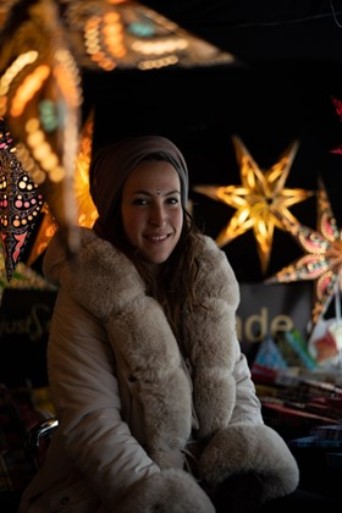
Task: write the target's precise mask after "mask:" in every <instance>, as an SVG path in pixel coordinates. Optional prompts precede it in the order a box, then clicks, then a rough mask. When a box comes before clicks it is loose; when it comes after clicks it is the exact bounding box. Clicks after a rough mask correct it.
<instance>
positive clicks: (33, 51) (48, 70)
mask: <svg viewBox="0 0 342 513" xmlns="http://www.w3.org/2000/svg"><path fill="white" fill-rule="evenodd" d="M11 21H12V25H13V27H11V30H8V29H7V27H5V30H4V37H3V39H4V41H3V43H2V47H1V54H0V71H1V75H0V115H3V116H5V117H6V121H7V123H8V126H9V128H10V131H11V134H12V136H13V138H14V139H15V140H16V142H17V143H16V147H17V155H18V158H19V159H20V161H21V162H22V165H23V167H24V168H25V170H26V171H27V172H28V173H29V174H30V176H31V178H32V180H33V181H34V182H35V183H36V184H37V185H38V186H39V187H40V190H41V192H42V194H43V195H44V198H45V200H46V201H47V203H48V205H49V208H50V210H51V213H52V215H53V216H54V218H55V220H56V221H57V223H58V224H59V225H60V226H61V227H63V228H65V231H66V233H67V240H68V242H69V246H70V249H72V250H73V249H75V248H76V247H77V244H78V240H76V237H77V235H76V234H77V232H76V231H75V230H73V229H72V228H73V226H74V225H75V204H74V196H73V173H74V164H75V158H76V155H77V151H78V135H79V118H80V105H81V101H82V98H81V90H80V75H79V71H78V67H77V65H76V62H75V60H74V58H73V56H72V54H71V52H70V50H69V48H68V46H67V34H66V32H65V30H64V27H63V25H62V24H61V22H60V21H61V20H60V12H59V8H57V3H55V2H53V1H52V0H36V1H33V2H29V3H26V4H25V6H23V9H22V12H21V16H20V17H19V21H18V22H17V20H15V19H14V20H11ZM16 22H17V23H16ZM6 29H7V30H6ZM6 35H7V37H6Z"/></svg>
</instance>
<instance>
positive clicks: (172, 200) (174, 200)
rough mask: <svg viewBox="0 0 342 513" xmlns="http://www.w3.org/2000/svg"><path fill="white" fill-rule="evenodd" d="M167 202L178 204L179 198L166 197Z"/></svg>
mask: <svg viewBox="0 0 342 513" xmlns="http://www.w3.org/2000/svg"><path fill="white" fill-rule="evenodd" d="M167 203H168V204H169V205H178V203H179V199H178V198H168V199H167Z"/></svg>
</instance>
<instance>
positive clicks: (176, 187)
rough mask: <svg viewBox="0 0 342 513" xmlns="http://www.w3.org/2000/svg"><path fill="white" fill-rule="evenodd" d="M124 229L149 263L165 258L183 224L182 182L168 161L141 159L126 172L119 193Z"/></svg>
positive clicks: (175, 242) (130, 240)
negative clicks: (128, 172) (127, 173)
mask: <svg viewBox="0 0 342 513" xmlns="http://www.w3.org/2000/svg"><path fill="white" fill-rule="evenodd" d="M121 215H122V222H123V228H124V232H125V234H126V237H127V238H128V240H129V242H130V243H131V244H132V246H133V247H135V248H136V249H137V250H138V251H139V253H140V255H141V256H142V257H143V258H144V260H146V261H147V262H149V263H152V264H161V263H163V262H165V261H166V260H167V259H168V258H169V256H170V255H171V253H172V251H173V250H174V248H175V246H176V244H177V242H178V241H179V238H180V235H181V231H182V226H183V209H182V204H181V184H180V178H179V175H178V173H177V171H176V170H175V169H174V167H173V166H172V165H171V164H170V163H169V162H164V161H159V160H155V161H143V162H141V163H140V164H139V165H138V166H137V167H136V168H135V169H134V170H133V171H132V172H131V173H130V174H129V176H128V178H127V180H126V182H125V184H124V187H123V190H122V197H121Z"/></svg>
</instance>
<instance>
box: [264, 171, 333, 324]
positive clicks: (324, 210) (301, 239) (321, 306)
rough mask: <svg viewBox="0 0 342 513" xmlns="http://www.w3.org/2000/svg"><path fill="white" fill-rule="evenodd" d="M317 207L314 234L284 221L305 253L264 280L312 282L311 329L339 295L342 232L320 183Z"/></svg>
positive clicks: (305, 227)
mask: <svg viewBox="0 0 342 513" xmlns="http://www.w3.org/2000/svg"><path fill="white" fill-rule="evenodd" d="M317 203H318V206H317V213H318V216H317V217H318V223H317V225H318V230H317V231H316V230H312V229H311V228H308V227H307V226H303V225H301V224H298V223H290V222H287V221H286V220H284V223H285V225H286V229H287V230H288V231H289V232H290V233H291V234H292V236H293V237H294V238H295V240H296V241H297V242H298V244H299V245H300V246H301V248H302V249H303V250H304V251H305V255H304V256H302V257H300V258H298V259H297V260H296V261H295V262H293V263H292V264H291V265H289V266H286V267H284V268H283V269H281V270H280V271H279V272H278V273H276V274H275V275H274V276H273V277H271V278H269V279H268V280H266V283H289V282H295V281H302V280H315V298H314V306H313V310H312V324H313V327H314V326H315V325H316V324H317V322H318V320H319V319H320V317H321V316H322V315H324V313H325V312H326V310H327V308H328V306H329V304H330V301H331V299H332V298H333V297H334V296H335V294H337V293H340V292H341V291H342V231H341V229H339V228H338V226H337V222H336V219H335V217H334V216H333V213H332V210H331V205H330V202H329V199H328V196H327V193H326V190H325V187H324V185H323V182H322V181H321V180H320V181H319V190H318V201H317Z"/></svg>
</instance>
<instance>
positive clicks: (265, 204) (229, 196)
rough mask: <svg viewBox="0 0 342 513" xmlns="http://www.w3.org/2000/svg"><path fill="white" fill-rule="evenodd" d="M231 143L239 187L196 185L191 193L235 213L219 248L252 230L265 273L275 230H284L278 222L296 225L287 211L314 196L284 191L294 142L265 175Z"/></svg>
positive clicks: (245, 152) (240, 147)
mask: <svg viewBox="0 0 342 513" xmlns="http://www.w3.org/2000/svg"><path fill="white" fill-rule="evenodd" d="M233 143H234V146H235V151H236V158H237V161H238V163H239V165H240V175H241V182H242V185H238V186H236V185H226V186H207V185H198V186H196V187H194V190H195V191H197V192H199V193H201V194H205V195H206V196H209V197H210V198H211V199H214V200H216V201H222V202H223V203H226V204H227V205H229V206H231V207H233V208H235V209H236V212H235V214H234V215H233V217H232V218H231V220H230V221H229V223H228V225H227V226H226V227H225V228H224V229H223V230H222V231H221V233H220V234H219V235H218V237H217V239H216V243H217V244H218V246H220V247H222V246H224V245H226V244H228V243H229V242H230V241H232V240H233V239H235V238H236V237H238V236H239V235H242V234H243V233H245V232H246V231H247V230H249V229H253V231H254V236H255V238H256V241H257V244H258V253H259V258H260V262H261V268H262V272H263V273H266V271H267V267H268V264H269V260H270V254H271V248H272V242H273V234H274V229H275V228H280V229H282V230H285V228H284V226H283V224H282V221H281V219H287V220H288V221H289V222H292V223H297V220H296V218H295V217H294V216H293V215H292V214H291V212H290V211H289V209H288V207H291V206H292V205H295V204H296V203H299V202H301V201H304V200H305V199H307V198H308V197H310V196H312V194H313V193H312V191H306V190H304V189H286V188H284V184H285V182H286V179H287V177H288V174H289V171H290V168H291V166H292V163H293V160H294V158H295V155H296V153H297V151H298V147H299V143H298V142H297V141H295V142H293V143H292V144H291V145H290V146H289V148H288V149H287V150H286V151H285V152H284V153H283V155H282V156H281V158H280V160H279V161H278V162H277V163H276V164H274V165H273V166H272V167H271V168H270V169H269V170H267V171H263V170H261V169H260V168H259V166H258V165H257V164H256V162H255V161H254V160H253V158H252V157H251V155H250V153H249V152H248V150H247V148H246V147H245V145H244V144H243V143H242V141H241V140H240V139H239V138H238V137H236V136H234V137H233Z"/></svg>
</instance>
